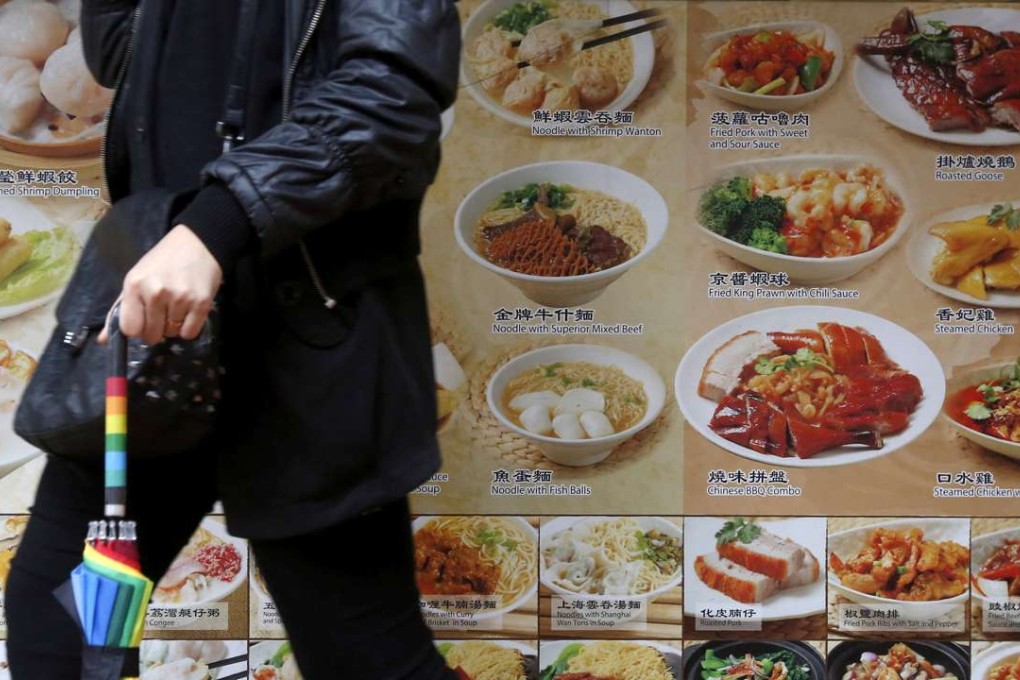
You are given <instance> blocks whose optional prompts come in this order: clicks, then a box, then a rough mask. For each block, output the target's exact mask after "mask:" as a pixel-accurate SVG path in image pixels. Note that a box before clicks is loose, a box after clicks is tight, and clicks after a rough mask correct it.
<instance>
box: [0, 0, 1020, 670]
mask: <svg viewBox="0 0 1020 680" xmlns="http://www.w3.org/2000/svg"><path fill="white" fill-rule="evenodd" d="M458 6H459V12H460V16H461V24H462V35H463V54H462V60H461V65H460V90H459V97H458V100H457V102H456V104H455V106H454V107H452V108H451V109H449V110H448V111H446V112H444V113H443V158H444V163H443V166H442V168H441V170H440V174H439V176H438V178H437V179H436V182H435V183H434V185H433V186H432V187H431V189H430V190H429V193H428V195H427V197H426V201H425V204H424V205H423V207H422V212H421V230H422V246H423V252H422V256H421V264H422V268H423V271H424V273H425V278H426V282H427V285H428V292H429V315H430V321H431V328H432V338H433V340H432V341H433V347H432V354H433V360H434V364H435V368H436V371H435V378H436V394H437V402H438V406H439V409H438V413H437V422H436V433H437V437H438V439H439V441H440V444H441V447H442V451H443V460H444V462H443V467H442V469H441V470H440V471H439V472H438V473H437V474H435V475H434V476H433V477H432V478H431V479H429V480H428V481H427V482H425V483H424V484H422V485H421V486H420V487H419V488H418V489H416V490H415V491H414V492H413V494H412V509H413V513H414V519H413V522H412V526H411V528H410V529H411V531H412V533H413V537H414V544H415V551H414V562H415V579H416V582H417V585H418V588H419V591H420V593H421V610H422V614H423V616H424V618H425V620H426V622H427V623H428V624H429V626H430V627H431V628H432V629H433V631H434V632H435V637H436V643H435V644H436V646H437V648H438V650H439V652H440V653H441V654H442V655H443V657H444V658H445V659H446V661H447V664H448V665H449V667H450V668H451V669H454V670H455V671H456V672H457V673H458V675H459V677H460V678H462V680H681V679H682V680H939V679H945V680H970V679H972V678H973V680H1018V679H1020V512H1018V508H1020V504H1018V499H1020V340H1018V339H1017V327H1018V325H1020V168H1017V152H1018V149H1020V5H1017V4H1011V3H1008V2H1000V3H993V2H959V3H949V2H943V3H931V2H867V3H862V2H852V1H849V0H846V1H841V0H837V1H831V2H829V1H818V2H814V1H792V2H770V1H757V2H749V1H743V0H735V1H725V2H723V1H720V2H693V1H690V2H688V1H685V0H460V1H459V2H458ZM76 16H77V3H76V2H75V0H10V1H9V2H7V3H6V4H4V3H2V2H0V37H2V38H3V39H0V93H2V95H0V603H2V599H3V598H2V596H3V592H4V588H5V585H6V580H7V576H8V574H9V571H10V564H11V560H12V558H14V556H15V555H16V553H17V550H18V545H19V542H20V540H21V537H22V535H23V533H24V531H25V525H26V523H27V521H28V512H29V511H28V508H29V507H30V505H31V502H32V497H33V494H34V491H35V488H36V485H37V483H38V480H39V475H40V473H41V471H42V468H43V466H44V464H45V459H44V457H43V456H42V455H41V454H40V452H38V451H36V450H34V449H33V448H32V447H31V446H29V445H27V444H26V443H24V442H23V441H21V440H20V439H18V438H17V437H16V436H15V435H14V434H13V432H12V430H11V423H12V419H13V414H14V411H15V409H16V407H17V403H18V400H19V398H20V395H21V393H22V390H23V389H24V387H25V385H26V383H27V381H28V380H30V379H31V376H32V374H33V371H34V370H35V368H36V365H37V362H38V358H39V355H40V353H41V352H42V349H43V347H44V344H45V342H46V340H47V338H48V337H49V335H50V333H51V331H52V318H53V313H54V307H55V304H56V300H57V298H58V297H59V295H60V292H61V290H62V289H63V287H64V285H65V283H66V281H67V280H68V278H69V276H70V274H71V272H72V270H73V267H74V263H75V261H76V258H77V255H78V253H79V252H80V250H81V248H82V244H83V243H84V242H85V240H86V239H87V238H88V235H89V232H90V229H91V227H92V225H93V224H94V223H95V221H96V220H97V219H98V218H99V217H100V216H101V215H102V214H103V212H104V210H105V209H106V206H105V204H104V202H103V200H102V196H101V187H102V167H101V162H100V157H99V156H100V154H99V149H100V146H101V141H102V135H103V130H104V116H105V114H106V112H107V109H108V108H109V107H110V105H111V102H112V101H113V99H112V97H113V93H112V92H111V91H109V90H105V89H103V88H101V87H100V86H99V85H97V84H96V83H95V81H94V80H92V78H91V76H90V75H89V73H88V71H87V68H86V66H85V64H84V60H83V56H82V52H81V43H80V32H79V31H78V28H77V26H76ZM6 186H11V187H24V188H25V189H26V190H22V191H10V192H8V191H3V190H2V189H3V188H4V187H6ZM32 188H36V189H40V190H38V191H30V190H28V189H32ZM195 474H204V473H203V472H202V471H195ZM5 637H6V627H5V622H4V616H3V608H2V604H0V680H9V673H8V671H7V661H6V656H5V649H4V643H3V639H4V638H5ZM141 660H142V675H141V680H235V679H238V678H249V679H250V680H297V679H299V678H301V677H302V676H301V671H300V669H299V667H298V663H297V659H296V658H295V656H294V653H293V650H292V649H291V646H290V644H289V642H288V641H287V632H286V630H285V628H284V624H283V621H282V620H281V617H280V615H279V612H278V611H277V609H276V606H275V604H274V602H273V598H272V594H271V593H270V591H269V589H268V587H267V586H266V583H265V580H264V579H263V577H262V574H261V572H260V570H259V566H258V564H257V563H256V562H255V560H254V558H253V556H252V555H251V554H250V550H249V547H248V545H247V544H246V542H245V541H244V540H243V539H240V538H237V537H234V536H231V535H230V534H229V533H228V532H227V530H226V525H225V523H224V518H223V517H222V516H221V514H219V513H213V514H212V515H210V516H209V517H207V518H206V519H205V520H203V522H202V523H201V526H200V527H199V529H198V531H197V532H196V533H195V535H194V536H193V537H192V539H191V541H190V542H189V543H188V545H187V546H186V547H185V549H184V550H183V551H182V552H181V554H180V555H179V556H178V557H177V559H176V560H175V561H174V563H173V565H172V566H171V568H170V570H169V571H168V573H167V574H166V575H164V576H163V578H162V580H160V582H159V584H158V585H157V588H156V589H155V593H154V596H153V600H152V603H151V605H150V608H149V612H148V616H147V618H146V634H145V640H144V642H143V645H142V652H141Z"/></svg>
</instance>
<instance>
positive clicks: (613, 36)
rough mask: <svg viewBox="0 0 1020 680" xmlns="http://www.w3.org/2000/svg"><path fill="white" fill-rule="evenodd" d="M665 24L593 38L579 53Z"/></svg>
mask: <svg viewBox="0 0 1020 680" xmlns="http://www.w3.org/2000/svg"><path fill="white" fill-rule="evenodd" d="M647 11H652V10H647ZM667 23H669V22H668V21H667V20H666V19H659V20H658V21H653V22H651V23H647V24H642V25H640V26H635V27H634V28H628V29H626V30H624V31H620V32H619V33H613V34H611V35H604V36H602V37H601V38H594V39H592V40H589V41H587V42H585V43H582V45H581V50H580V51H584V50H590V49H592V48H593V47H599V46H601V45H608V44H609V43H611V42H616V41H617V40H624V39H626V38H631V37H633V36H635V35H640V34H642V33H648V32H650V31H654V30H655V29H657V28H662V27H663V26H665V25H666V24H667ZM528 66H531V64H530V62H527V61H519V62H517V68H519V69H521V68H526V67H528Z"/></svg>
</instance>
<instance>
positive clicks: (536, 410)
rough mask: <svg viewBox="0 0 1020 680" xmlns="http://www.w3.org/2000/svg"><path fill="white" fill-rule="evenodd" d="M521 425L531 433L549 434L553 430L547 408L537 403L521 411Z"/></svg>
mask: <svg viewBox="0 0 1020 680" xmlns="http://www.w3.org/2000/svg"><path fill="white" fill-rule="evenodd" d="M521 425H522V426H523V427H524V429H525V430H527V431H528V432H531V433H532V434H549V433H550V432H552V430H553V424H552V419H551V418H549V409H548V408H547V407H545V406H541V405H539V404H535V405H534V406H529V407H528V408H526V409H524V410H523V411H521Z"/></svg>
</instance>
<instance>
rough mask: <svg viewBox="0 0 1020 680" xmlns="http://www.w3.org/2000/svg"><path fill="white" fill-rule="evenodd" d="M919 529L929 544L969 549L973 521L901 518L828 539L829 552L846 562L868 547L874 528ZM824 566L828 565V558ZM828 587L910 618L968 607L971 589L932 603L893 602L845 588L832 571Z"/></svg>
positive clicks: (933, 615)
mask: <svg viewBox="0 0 1020 680" xmlns="http://www.w3.org/2000/svg"><path fill="white" fill-rule="evenodd" d="M913 527H917V528H919V529H921V530H922V531H924V540H926V541H939V542H941V541H953V542H955V543H958V544H960V545H962V546H966V547H969V546H970V520H968V519H942V518H930V519H929V518H916V519H900V520H896V521H893V522H885V523H877V524H869V525H867V526H863V527H857V528H855V529H847V530H846V531H840V532H838V533H835V534H832V535H830V536H829V552H830V553H836V554H837V555H839V557H841V558H842V559H843V561H844V562H845V561H846V560H848V559H850V558H852V557H853V556H854V555H856V554H857V553H858V552H860V551H861V550H862V549H864V548H865V546H866V543H867V539H868V534H869V533H871V531H872V530H873V529H898V530H904V529H910V528H913ZM825 563H826V564H828V563H829V559H828V555H826V559H825ZM828 581H829V588H831V589H832V590H834V591H835V592H837V593H839V594H840V595H842V596H843V597H845V598H846V599H848V600H850V601H851V602H856V603H858V604H866V605H878V606H898V607H901V608H904V609H906V610H907V611H908V616H909V617H910V618H922V617H923V618H928V617H931V618H936V617H938V616H940V615H941V614H942V613H944V612H945V611H946V609H947V608H948V607H947V605H948V606H953V605H961V604H962V605H965V604H966V603H967V597H968V595H969V594H970V589H969V588H968V589H967V590H965V591H964V592H963V593H961V594H960V595H957V596H956V597H951V598H947V599H945V600H935V601H932V602H904V601H901V600H893V599H890V598H887V597H878V596H875V595H866V594H864V593H859V592H857V591H856V590H852V589H850V588H847V587H846V586H844V585H843V584H842V583H841V582H840V580H839V577H838V576H837V575H836V574H835V573H834V572H833V571H832V570H831V569H830V570H828Z"/></svg>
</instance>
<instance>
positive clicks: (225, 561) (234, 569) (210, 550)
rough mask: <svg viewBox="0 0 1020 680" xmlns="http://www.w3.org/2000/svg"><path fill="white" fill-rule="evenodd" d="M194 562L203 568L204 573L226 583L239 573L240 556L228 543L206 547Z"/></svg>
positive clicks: (196, 556)
mask: <svg viewBox="0 0 1020 680" xmlns="http://www.w3.org/2000/svg"><path fill="white" fill-rule="evenodd" d="M195 561H196V562H198V563H200V564H201V565H202V566H203V567H205V573H206V574H207V575H208V576H210V577H212V578H215V579H219V580H220V581H225V582H227V583H229V582H231V581H233V580H234V578H235V577H236V576H237V574H238V573H239V572H240V571H241V556H240V555H238V554H237V549H236V548H234V546H232V545H230V544H229V543H224V544H221V545H207V546H205V547H204V548H202V549H201V550H199V551H198V554H197V555H195Z"/></svg>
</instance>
